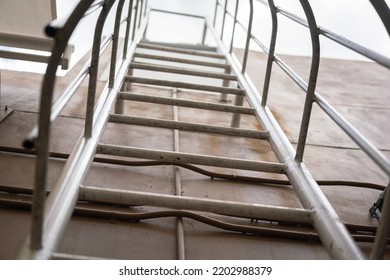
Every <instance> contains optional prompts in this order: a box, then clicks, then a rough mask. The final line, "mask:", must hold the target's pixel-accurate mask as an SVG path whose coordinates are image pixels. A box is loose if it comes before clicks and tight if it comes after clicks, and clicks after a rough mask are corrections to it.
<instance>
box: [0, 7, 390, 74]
mask: <svg viewBox="0 0 390 280" xmlns="http://www.w3.org/2000/svg"><path fill="white" fill-rule="evenodd" d="M77 2H78V0H57V11H58V16H59V17H61V16H62V15H64V14H66V13H67V12H68V11H69V10H70V9H71V8H72V7H73V6H74V5H75V3H77ZM148 2H149V5H150V6H152V7H155V8H160V9H168V10H172V11H177V12H185V13H193V14H198V15H205V16H208V17H210V18H212V17H213V15H214V6H215V1H214V0H196V1H194V0H164V1H163V0H149V1H148ZM222 2H224V1H222ZM254 2H255V20H254V26H253V32H254V34H255V36H256V37H258V38H259V39H260V40H261V41H263V42H264V44H265V45H266V46H267V45H268V42H269V37H270V32H271V25H270V13H269V10H268V8H266V7H265V6H263V5H262V4H260V3H257V2H256V0H255V1H254ZM387 2H388V4H390V3H389V2H390V0H388V1H387ZM228 3H229V9H230V11H231V12H232V13H233V9H234V4H235V1H234V0H229V1H228ZM275 3H276V5H277V6H281V7H283V8H286V9H287V10H290V11H292V12H294V13H297V14H298V15H300V16H302V17H303V16H304V14H303V11H302V8H301V7H300V4H299V1H298V0H275ZM310 3H311V5H312V8H313V10H314V12H315V14H316V17H317V23H318V24H319V25H320V26H322V27H325V28H327V29H330V30H332V31H335V32H336V33H339V34H340V35H342V36H345V37H346V38H348V39H350V40H352V41H355V42H357V43H359V44H362V45H364V46H366V47H368V48H370V49H373V50H375V51H377V52H379V53H382V54H384V55H386V56H388V57H390V40H389V36H388V34H387V33H386V31H385V29H384V27H383V25H382V23H381V22H380V20H379V17H378V16H377V15H376V13H375V11H374V9H373V8H372V7H371V4H370V3H369V1H368V0H310ZM240 5H241V6H240V9H239V16H238V18H239V20H240V21H242V22H243V23H244V24H246V23H247V20H248V10H249V1H245V0H241V1H240ZM218 15H219V21H218V22H219V24H220V22H221V20H220V19H221V9H219V13H218ZM279 19H280V20H279V27H280V28H279V33H278V40H277V52H278V53H283V54H290V55H310V54H311V45H310V37H309V33H308V30H307V29H306V28H303V27H301V26H300V25H298V24H296V23H294V22H292V21H290V20H286V19H285V18H284V17H283V16H281V15H279ZM95 20H96V15H95V16H91V17H89V18H88V19H85V20H83V21H82V24H81V26H80V27H79V29H78V32H77V34H76V35H75V36H74V37H73V38H72V42H71V43H73V44H75V46H76V50H75V53H74V55H73V60H72V63H75V62H77V60H78V59H79V58H80V57H81V56H82V55H83V54H84V53H85V52H86V51H87V46H89V44H90V41H91V40H92V32H91V31H90V30H91V27H92V26H93V24H94V21H95ZM202 26H203V25H202V22H201V21H193V22H191V21H188V20H187V21H184V20H183V18H180V17H176V19H174V20H172V21H170V20H168V18H167V17H163V16H161V15H160V17H156V18H155V20H154V21H152V22H151V24H150V28H149V29H148V36H149V37H150V39H155V40H171V39H173V40H175V38H177V37H180V38H183V39H184V40H185V41H188V42H194V43H197V42H198V40H200V37H201V32H202ZM227 26H229V21H227ZM236 30H237V32H236V34H237V37H236V40H235V45H234V46H235V47H242V46H243V45H244V42H245V35H244V34H243V33H242V32H241V31H240V27H237V29H236ZM225 32H227V31H225ZM225 34H227V35H226V36H225V40H226V42H227V43H228V42H229V40H230V36H229V34H228V32H227V33H225ZM321 42H322V46H321V51H322V55H323V56H324V57H331V58H342V59H361V57H360V56H359V55H356V54H354V53H353V52H351V51H349V50H346V49H345V48H343V47H340V46H338V45H336V44H335V43H333V42H331V41H330V40H328V39H325V38H324V39H321ZM252 45H253V46H255V45H254V44H252ZM0 63H1V65H0V66H1V67H2V68H3V69H5V68H7V67H6V66H5V65H4V63H6V62H5V61H4V60H3V61H2V60H0ZM7 63H8V62H7ZM8 64H17V65H18V66H17V67H18V68H20V62H10V63H8ZM4 66H5V67H4ZM43 66H44V65H43ZM34 69H38V68H36V66H34ZM43 69H44V67H43Z"/></svg>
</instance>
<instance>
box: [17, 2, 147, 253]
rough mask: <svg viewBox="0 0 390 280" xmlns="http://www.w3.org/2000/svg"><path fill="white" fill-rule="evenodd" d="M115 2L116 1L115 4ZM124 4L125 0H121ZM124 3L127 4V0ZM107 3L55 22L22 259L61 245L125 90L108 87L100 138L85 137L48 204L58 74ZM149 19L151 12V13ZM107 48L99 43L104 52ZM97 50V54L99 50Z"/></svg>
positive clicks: (85, 6) (97, 125)
mask: <svg viewBox="0 0 390 280" xmlns="http://www.w3.org/2000/svg"><path fill="white" fill-rule="evenodd" d="M115 1H116V0H112V1H111V2H115ZM119 1H122V0H119ZM123 1H124V0H123ZM107 3H109V2H107V1H99V2H96V1H93V0H85V1H80V2H79V3H78V5H77V6H76V7H75V9H74V11H73V12H72V13H71V14H70V15H69V17H67V18H66V19H62V20H56V21H55V22H52V23H50V24H49V26H48V27H47V28H46V32H47V34H48V35H49V36H52V37H53V38H54V42H55V43H54V47H53V52H52V56H51V57H50V61H49V63H48V67H47V70H46V74H45V76H44V79H43V84H42V90H41V103H40V114H39V120H38V124H39V125H38V138H37V140H36V141H35V144H36V148H37V158H36V169H35V185H34V196H33V209H32V227H31V234H30V236H29V237H28V238H27V239H26V241H25V243H24V245H23V246H22V248H21V251H20V254H19V258H23V259H25V258H33V259H48V258H50V256H51V254H52V252H53V251H54V250H55V248H56V246H57V245H58V243H59V240H60V238H61V235H62V234H63V232H64V230H65V227H66V224H67V221H68V220H69V218H70V216H71V213H72V209H73V206H74V203H75V201H76V200H77V194H78V187H79V185H80V184H81V181H82V179H83V178H84V176H85V174H86V172H87V168H88V166H89V164H90V163H91V161H92V159H93V156H94V154H95V152H96V145H97V141H98V138H99V136H100V134H101V132H102V131H103V128H104V126H105V123H106V120H107V118H108V113H109V110H110V109H111V107H112V104H113V103H114V102H115V100H116V93H117V91H118V90H119V84H118V83H119V82H121V79H118V81H119V82H117V83H115V85H114V89H108V85H106V86H105V89H104V90H103V93H102V98H100V99H99V100H98V102H97V104H96V109H95V110H96V114H97V115H98V117H97V118H96V119H95V120H94V122H93V126H94V130H96V131H97V133H96V136H94V138H93V139H92V138H90V139H85V138H84V137H82V136H80V138H79V140H78V142H77V144H76V146H75V148H74V150H73V152H72V155H71V156H70V158H69V160H68V161H67V163H66V165H65V167H64V169H63V170H62V173H61V175H60V177H59V179H58V181H57V182H56V184H55V187H54V189H53V191H52V194H51V195H50V196H49V198H48V199H47V201H46V187H47V170H48V155H49V147H50V128H51V115H52V99H53V94H54V86H55V81H56V71H57V67H58V65H59V61H60V59H61V56H62V54H63V52H64V51H65V48H66V45H67V42H68V40H69V38H70V37H71V35H72V33H73V32H74V30H75V28H76V26H77V24H78V23H79V21H80V20H81V19H82V18H83V17H84V16H86V15H88V14H90V13H92V12H93V11H95V10H98V9H100V8H101V6H102V5H104V4H107ZM147 16H149V14H147ZM142 29H143V30H144V29H145V23H143V25H142V26H141V27H140V30H139V32H137V34H138V35H137V40H138V41H140V39H141V36H140V35H139V34H140V33H142ZM100 45H101V44H95V48H96V49H97V50H98V51H97V52H99V50H100V49H101V48H100ZM135 45H136V42H132V45H131V46H130V53H131V57H130V56H129V57H128V58H127V59H126V60H125V61H124V62H123V63H122V64H121V68H120V70H119V71H118V77H119V76H120V77H123V76H124V75H125V73H126V71H125V70H124V69H126V68H127V64H128V63H129V62H130V59H131V58H132V54H133V53H134V51H135ZM95 52H96V51H95Z"/></svg>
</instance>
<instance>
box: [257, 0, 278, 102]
mask: <svg viewBox="0 0 390 280" xmlns="http://www.w3.org/2000/svg"><path fill="white" fill-rule="evenodd" d="M268 5H269V8H270V12H271V18H272V33H271V41H270V46H269V50H268V59H267V69H266V72H265V78H264V85H263V95H262V99H261V105H262V106H264V107H265V106H266V105H267V101H268V93H269V85H270V83H271V74H272V65H273V61H274V59H275V58H274V55H275V46H276V37H277V33H278V15H277V9H276V7H275V3H274V1H273V0H269V1H268Z"/></svg>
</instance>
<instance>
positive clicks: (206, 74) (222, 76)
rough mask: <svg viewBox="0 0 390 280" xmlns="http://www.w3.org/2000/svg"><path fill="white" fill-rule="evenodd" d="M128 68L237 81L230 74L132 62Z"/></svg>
mask: <svg viewBox="0 0 390 280" xmlns="http://www.w3.org/2000/svg"><path fill="white" fill-rule="evenodd" d="M129 67H130V68H133V69H140V70H149V71H158V72H165V73H174V74H181V75H192V76H199V77H206V78H214V79H221V80H230V81H236V80H237V77H236V76H234V75H231V74H223V73H217V72H209V71H199V70H198V71H197V70H191V69H185V68H179V67H171V66H160V65H155V64H149V63H139V62H132V63H130V65H129Z"/></svg>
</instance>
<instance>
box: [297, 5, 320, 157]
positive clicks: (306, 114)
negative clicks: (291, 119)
mask: <svg viewBox="0 0 390 280" xmlns="http://www.w3.org/2000/svg"><path fill="white" fill-rule="evenodd" d="M300 3H301V5H302V8H303V10H304V12H305V15H306V18H307V22H308V24H309V29H310V37H311V43H312V60H311V68H310V76H309V83H308V86H307V91H306V99H305V105H304V109H303V116H302V121H301V128H300V132H299V138H298V145H297V151H296V155H295V160H296V161H297V162H302V160H303V153H304V150H305V145H306V139H307V134H308V130H309V124H310V117H311V112H312V108H313V101H314V100H315V90H316V84H317V78H318V70H319V66H320V39H319V32H318V27H317V23H316V20H315V17H314V14H313V10H312V9H311V6H310V4H309V2H308V1H307V0H300Z"/></svg>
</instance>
